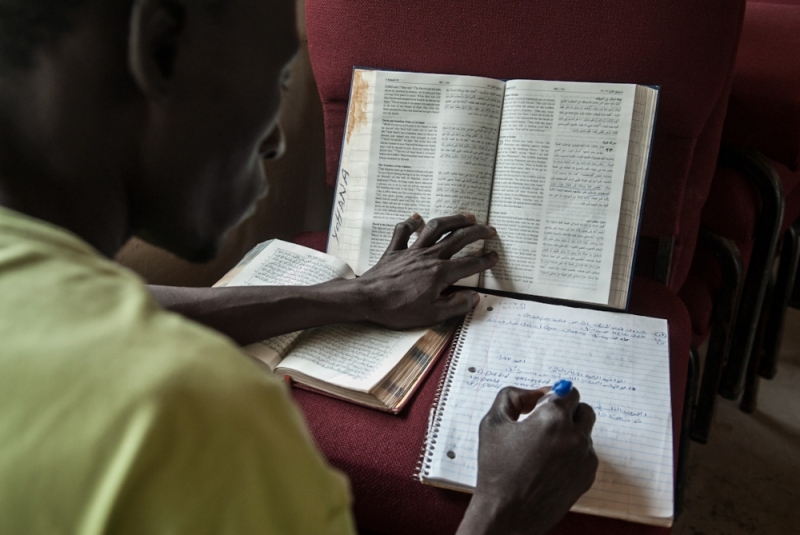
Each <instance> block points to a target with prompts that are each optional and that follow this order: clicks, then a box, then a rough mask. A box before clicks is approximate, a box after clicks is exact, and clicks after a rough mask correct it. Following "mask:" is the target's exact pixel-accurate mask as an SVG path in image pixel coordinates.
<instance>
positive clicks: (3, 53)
mask: <svg viewBox="0 0 800 535" xmlns="http://www.w3.org/2000/svg"><path fill="white" fill-rule="evenodd" d="M87 1H88V0H0V65H2V66H3V67H26V66H28V65H30V63H31V60H32V58H33V53H34V51H35V50H36V48H37V47H39V46H42V45H45V44H48V43H51V42H53V41H54V40H55V39H57V38H58V37H59V36H60V35H61V34H62V33H63V32H65V31H66V30H68V29H69V28H70V26H71V24H72V18H73V15H74V13H75V10H76V9H77V8H78V7H80V6H81V5H82V4H84V3H85V2H87Z"/></svg>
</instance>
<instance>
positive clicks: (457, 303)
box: [151, 215, 497, 345]
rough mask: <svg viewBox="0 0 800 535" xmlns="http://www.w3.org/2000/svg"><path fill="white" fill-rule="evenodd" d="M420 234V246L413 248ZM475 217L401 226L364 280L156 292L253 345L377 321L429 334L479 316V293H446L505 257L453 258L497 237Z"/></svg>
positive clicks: (168, 303)
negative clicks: (446, 322) (411, 241)
mask: <svg viewBox="0 0 800 535" xmlns="http://www.w3.org/2000/svg"><path fill="white" fill-rule="evenodd" d="M417 231H419V232H420V234H419V238H418V239H417V240H416V241H415V242H414V244H413V245H411V246H409V245H408V240H409V239H410V237H411V236H412V234H414V233H415V232H417ZM495 234H496V232H495V230H494V229H493V228H492V227H488V226H486V225H478V224H476V223H475V218H474V216H471V215H457V216H451V217H443V218H439V219H432V220H431V221H429V222H428V224H427V225H426V224H425V223H424V222H423V221H422V219H421V218H420V217H419V216H418V215H414V216H412V217H411V218H409V219H408V220H406V221H404V222H402V223H399V224H398V225H397V227H396V228H395V232H394V236H393V238H392V242H391V244H390V245H389V248H388V249H387V251H386V253H384V255H383V257H382V258H381V260H380V261H379V262H378V264H376V265H375V266H374V267H373V268H372V269H370V270H369V271H367V272H366V273H364V275H363V276H362V277H359V278H357V279H353V280H334V281H329V282H326V283H323V284H317V285H314V286H247V287H232V288H175V287H166V286H151V291H152V293H153V295H154V296H155V298H156V299H157V300H158V301H159V303H160V304H161V305H162V306H163V307H164V308H166V309H168V310H172V311H174V312H178V313H180V314H182V315H184V316H186V317H188V318H190V319H193V320H195V321H198V322H199V323H202V324H204V325H206V326H208V327H211V328H213V329H216V330H217V331H220V332H222V333H224V334H226V335H228V336H229V337H231V338H233V339H234V340H235V341H236V342H237V343H239V344H242V345H245V344H249V343H253V342H257V341H259V340H264V339H266V338H270V337H272V336H276V335H279V334H285V333H288V332H293V331H298V330H301V329H308V328H311V327H318V326H321V325H328V324H333V323H349V322H359V321H370V322H372V323H375V324H378V325H383V326H386V327H391V328H395V329H407V328H412V327H428V326H430V325H433V324H435V323H438V322H440V321H444V320H446V319H448V318H452V317H455V316H461V315H464V314H466V313H467V312H469V311H470V310H472V308H474V306H475V305H476V304H477V303H478V300H479V297H478V293H477V292H475V291H472V290H461V291H457V292H454V293H451V294H449V295H443V292H444V291H445V290H446V289H447V288H448V287H450V286H451V285H452V284H453V283H455V282H457V281H459V280H461V279H462V278H465V277H469V276H471V275H474V274H476V273H480V272H482V271H484V270H486V269H488V268H490V267H492V266H493V265H494V264H495V263H496V262H497V255H496V254H495V253H489V254H486V255H483V256H465V257H461V258H457V259H453V258H452V257H453V255H455V254H456V253H458V252H459V251H461V250H462V249H463V248H464V247H466V246H467V245H469V244H471V243H474V242H476V241H478V240H484V239H487V238H491V237H493V236H495Z"/></svg>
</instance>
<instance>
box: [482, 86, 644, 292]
mask: <svg viewBox="0 0 800 535" xmlns="http://www.w3.org/2000/svg"><path fill="white" fill-rule="evenodd" d="M635 87H636V86H634V85H624V84H593V83H577V82H541V81H530V80H512V81H509V82H508V83H507V84H506V93H505V103H504V108H503V118H502V126H501V130H500V137H499V146H498V151H497V164H496V168H495V178H494V187H493V190H492V201H491V207H490V213H489V223H490V224H492V225H493V226H495V227H496V228H497V232H498V238H496V239H493V240H490V241H489V242H487V249H493V250H495V251H497V252H498V253H499V255H500V261H499V263H498V264H497V265H496V266H495V267H494V268H493V269H491V270H490V271H488V272H487V273H486V274H485V275H484V277H483V279H482V284H481V285H482V286H483V287H484V288H487V289H495V290H504V291H508V292H516V293H525V294H533V295H540V296H544V297H554V298H560V299H568V300H574V301H583V302H588V303H597V304H608V301H609V292H610V289H611V278H612V271H613V268H614V252H615V245H616V236H617V227H618V223H619V217H620V203H621V197H622V189H623V185H624V180H625V168H626V160H627V152H628V141H629V137H630V130H631V117H632V112H633V104H634V97H635Z"/></svg>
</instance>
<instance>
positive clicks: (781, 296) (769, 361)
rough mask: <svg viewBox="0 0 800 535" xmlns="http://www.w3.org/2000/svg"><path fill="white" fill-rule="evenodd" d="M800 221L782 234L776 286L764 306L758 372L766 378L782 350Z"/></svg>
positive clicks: (798, 249) (798, 248)
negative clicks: (767, 307)
mask: <svg viewBox="0 0 800 535" xmlns="http://www.w3.org/2000/svg"><path fill="white" fill-rule="evenodd" d="M798 236H800V222H796V223H795V224H794V225H793V226H791V227H789V229H788V230H787V231H786V233H785V234H784V235H783V245H782V247H781V256H780V259H779V261H778V274H777V276H776V278H775V290H774V295H773V301H772V306H770V308H769V310H765V314H764V319H763V320H762V322H763V323H764V343H763V345H762V348H763V349H762V351H763V354H762V355H761V364H760V365H759V367H758V374H759V375H760V376H761V377H763V378H765V379H772V378H773V377H775V373H776V372H777V369H778V354H780V350H781V340H782V338H783V326H784V320H785V318H786V308H787V307H788V305H789V295H790V294H791V292H792V288H793V287H794V285H795V274H796V273H797V265H798V261H799V260H800V243H798Z"/></svg>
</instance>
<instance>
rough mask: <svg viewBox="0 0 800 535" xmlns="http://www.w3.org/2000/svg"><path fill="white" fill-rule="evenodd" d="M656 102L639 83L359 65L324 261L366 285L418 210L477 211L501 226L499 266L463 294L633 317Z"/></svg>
mask: <svg viewBox="0 0 800 535" xmlns="http://www.w3.org/2000/svg"><path fill="white" fill-rule="evenodd" d="M657 100H658V90H657V89H655V88H651V87H647V86H641V85H634V84H613V83H584V82H558V81H537V80H508V81H502V80H495V79H491V78H481V77H476V76H451V75H445V74H424V73H413V72H395V71H380V70H370V69H355V70H354V71H353V81H352V88H351V90H350V103H349V107H348V115H347V124H346V127H345V133H344V141H343V146H342V158H341V163H340V168H339V174H338V178H337V186H336V194H335V204H334V209H333V214H332V220H331V227H330V232H329V237H328V250H327V251H328V253H329V254H332V255H334V256H336V257H338V258H341V259H343V260H345V261H346V262H348V263H349V264H350V265H351V266H352V267H353V269H354V270H355V273H356V274H357V275H361V274H362V273H363V272H364V271H366V270H367V269H369V268H370V267H371V266H373V265H374V264H375V263H376V262H377V261H378V260H379V259H380V257H381V255H382V254H383V251H384V248H385V247H386V244H387V243H389V241H390V238H391V234H392V231H393V229H394V226H395V224H396V223H397V222H399V221H403V220H405V219H406V218H408V217H409V216H410V215H411V214H412V213H414V212H418V213H419V214H420V215H421V216H422V217H423V218H424V219H425V220H429V219H431V218H435V217H441V216H448V215H452V214H457V213H462V212H470V213H473V214H475V216H476V218H477V220H478V222H479V223H484V224H486V223H488V224H490V225H493V226H494V227H496V228H497V233H498V237H497V238H494V239H491V240H488V241H487V242H486V244H485V247H486V249H485V250H486V251H496V252H497V253H498V254H499V261H498V263H497V265H496V266H494V267H493V268H492V269H490V270H488V271H487V272H485V273H482V274H480V275H475V276H474V277H470V278H469V279H465V280H463V281H461V282H460V283H459V284H460V285H462V286H473V287H478V288H485V289H487V290H500V291H505V292H511V293H519V294H527V295H536V296H540V297H548V298H554V299H562V300H567V301H575V302H581V303H590V304H594V305H598V306H603V307H610V308H615V309H625V308H627V303H628V293H629V288H630V281H631V272H632V270H633V263H634V252H635V249H636V242H637V235H638V229H639V222H640V219H641V209H642V199H643V195H644V190H645V179H646V175H647V169H648V164H649V157H650V146H651V141H652V137H653V130H654V124H655V116H656V104H657ZM482 250H484V243H483V242H479V243H476V244H472V245H470V246H469V247H467V249H466V250H465V253H464V254H475V253H480V252H481V251H482Z"/></svg>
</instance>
